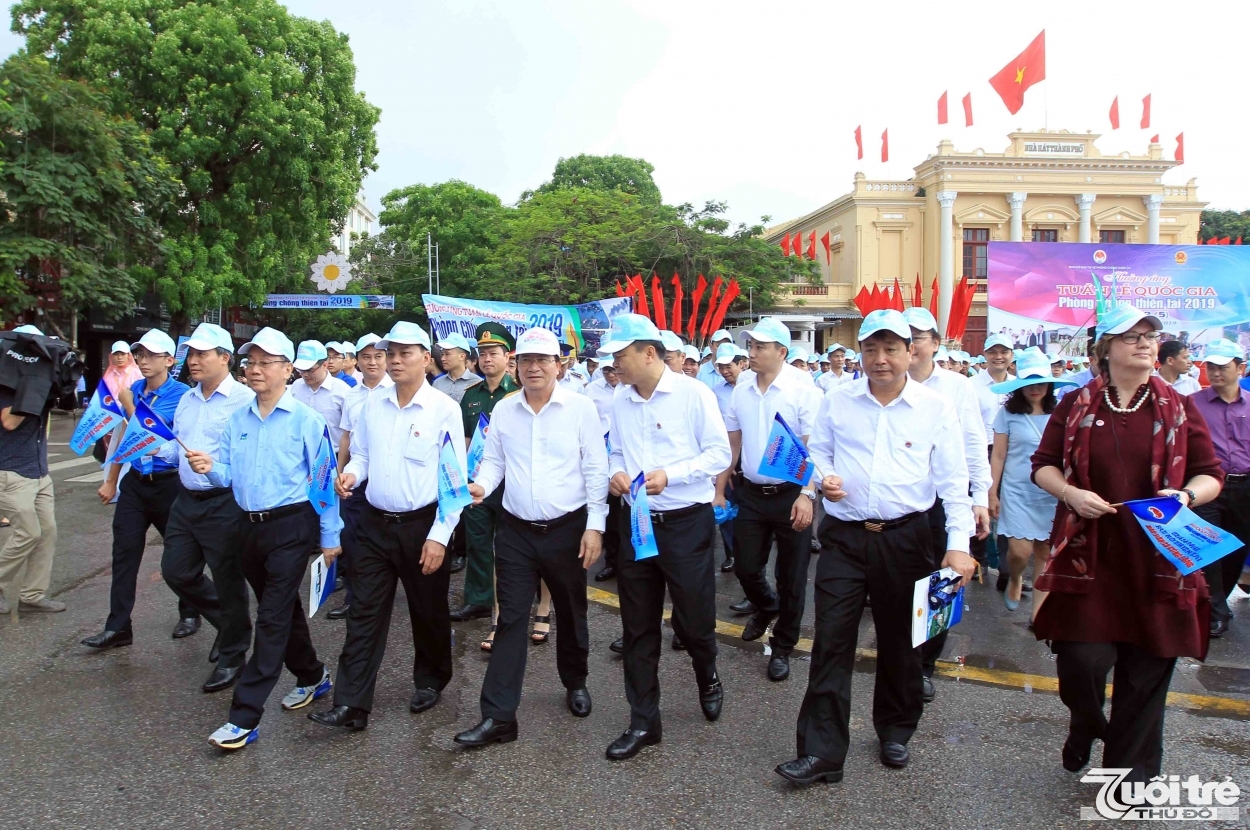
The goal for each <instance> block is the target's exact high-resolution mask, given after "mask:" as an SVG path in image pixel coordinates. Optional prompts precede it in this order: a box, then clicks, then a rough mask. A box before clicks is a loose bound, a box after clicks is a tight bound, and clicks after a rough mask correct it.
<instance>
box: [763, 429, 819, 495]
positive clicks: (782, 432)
mask: <svg viewBox="0 0 1250 830" xmlns="http://www.w3.org/2000/svg"><path fill="white" fill-rule="evenodd" d="M811 459H812V457H811V455H810V454H809V453H808V451H807V447H805V446H803V442H802V441H800V440H799V439H798V438H797V437H796V436H795V434H794V431H793V430H791V429H790V426H789V424H787V423H786V421H785V419H784V418H782V417H781V413H780V412H778V413H777V414H776V415H775V416H774V417H773V428H772V431H770V432H769V433H768V443H767V444H766V445H765V446H764V455H763V457H762V458H760V468H759V470H757V472H758V473H759V474H760V475H762V476H768V477H770V478H780V479H785V480H786V481H791V482H793V483H795V484H798V485H799V486H804V487H805V486H807V483H808V482H809V481H811V480H812V469H813V466H812V460H811Z"/></svg>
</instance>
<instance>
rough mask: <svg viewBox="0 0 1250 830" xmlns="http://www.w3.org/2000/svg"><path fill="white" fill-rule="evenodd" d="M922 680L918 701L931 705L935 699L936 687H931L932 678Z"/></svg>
mask: <svg viewBox="0 0 1250 830" xmlns="http://www.w3.org/2000/svg"><path fill="white" fill-rule="evenodd" d="M922 680H923V684H922V685H921V690H920V699H921V700H922V701H923V702H925V703H932V702H933V699H934V698H935V697H937V686H934V685H933V678H932V677H925V678H922Z"/></svg>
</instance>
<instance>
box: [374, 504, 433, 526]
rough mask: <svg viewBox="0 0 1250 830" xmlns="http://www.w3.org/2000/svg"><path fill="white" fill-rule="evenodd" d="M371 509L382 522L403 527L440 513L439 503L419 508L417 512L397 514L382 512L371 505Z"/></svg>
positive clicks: (389, 511) (410, 511)
mask: <svg viewBox="0 0 1250 830" xmlns="http://www.w3.org/2000/svg"><path fill="white" fill-rule="evenodd" d="M369 509H370V510H372V511H373V512H374V513H376V514H377V515H378V516H379V517H380V518H381V519H382V521H384V522H386V523H387V524H388V525H402V524H408V523H409V522H416V521H419V520H421V519H428V518H429V517H430V516H431V515H432V514H435V513H437V512H438V502H436V501H432V502H430V503H429V504H427V505H426V506H425V507H419V508H417V509H416V510H406V511H403V512H395V511H393V510H382V509H380V508H377V507H374V506H373V505H372V504H370V505H369Z"/></svg>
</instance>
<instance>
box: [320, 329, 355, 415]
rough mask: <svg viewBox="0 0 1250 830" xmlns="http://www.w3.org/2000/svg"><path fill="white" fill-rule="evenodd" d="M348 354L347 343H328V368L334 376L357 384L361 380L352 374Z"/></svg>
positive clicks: (352, 384)
mask: <svg viewBox="0 0 1250 830" xmlns="http://www.w3.org/2000/svg"><path fill="white" fill-rule="evenodd" d="M347 356H348V355H347V344H346V343H340V342H338V341H337V340H331V341H330V342H329V343H326V370H327V371H328V372H329V373H330V375H331V376H332V377H336V378H338V379H339V380H341V381H343V382H344V383H346V384H347V385H348V386H355V385H356V384H357V383H358V382H359V381H357V380H356V378H355V377H353V376H352V373H351V371H350V367H349V365H348V362H347ZM335 426H338V424H335Z"/></svg>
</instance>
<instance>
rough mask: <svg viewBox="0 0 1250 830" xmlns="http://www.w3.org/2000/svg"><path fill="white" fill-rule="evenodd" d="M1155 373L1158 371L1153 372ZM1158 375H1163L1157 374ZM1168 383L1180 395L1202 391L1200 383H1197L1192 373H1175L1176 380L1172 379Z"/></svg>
mask: <svg viewBox="0 0 1250 830" xmlns="http://www.w3.org/2000/svg"><path fill="white" fill-rule="evenodd" d="M1155 374H1156V375H1159V373H1158V372H1155ZM1159 377H1163V375H1159ZM1165 382H1166V379H1165ZM1169 385H1170V386H1171V387H1172V388H1173V389H1175V390H1176V391H1177V392H1180V393H1181V394H1182V395H1192V394H1193V393H1195V392H1201V391H1202V384H1201V383H1199V382H1198V381H1197V379H1196V378H1194V377H1193V376H1192V375H1177V376H1176V380H1174V381H1172V382H1171V383H1170V384H1169Z"/></svg>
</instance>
